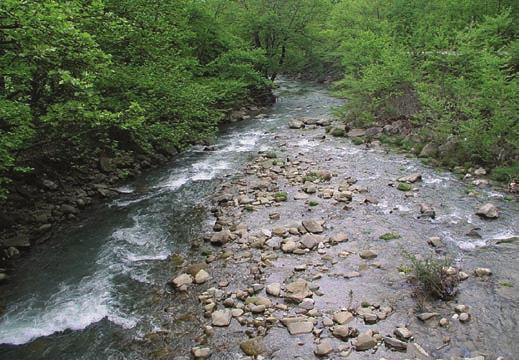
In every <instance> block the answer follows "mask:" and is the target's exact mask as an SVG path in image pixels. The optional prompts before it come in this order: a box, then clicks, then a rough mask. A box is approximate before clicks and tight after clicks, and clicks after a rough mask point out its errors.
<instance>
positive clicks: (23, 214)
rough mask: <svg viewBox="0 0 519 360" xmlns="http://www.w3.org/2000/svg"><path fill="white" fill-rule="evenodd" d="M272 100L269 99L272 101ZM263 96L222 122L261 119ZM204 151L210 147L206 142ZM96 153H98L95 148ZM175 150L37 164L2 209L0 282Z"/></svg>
mask: <svg viewBox="0 0 519 360" xmlns="http://www.w3.org/2000/svg"><path fill="white" fill-rule="evenodd" d="M272 99H273V98H271V99H270V100H272ZM264 105H265V99H261V101H258V103H257V104H250V105H248V106H246V107H243V108H241V109H239V110H235V111H233V112H230V113H229V114H228V115H227V118H226V123H231V122H237V121H242V120H246V119H249V118H250V117H251V116H259V117H261V113H262V111H264V110H265V108H264V107H262V106H264ZM207 150H208V151H210V150H211V145H210V143H208V144H207ZM97 153H101V151H98V152H97ZM178 155H179V151H178V150H177V149H175V148H168V149H166V148H163V149H160V151H157V152H156V153H151V154H142V153H139V152H137V151H122V150H121V151H116V152H113V153H112V154H106V153H102V154H101V155H99V156H90V157H87V158H86V159H83V160H82V161H83V162H82V163H81V164H77V165H71V167H69V168H55V166H54V165H53V164H52V161H51V160H49V163H48V164H37V165H35V166H34V168H35V170H34V171H33V172H30V173H27V174H25V175H23V176H22V177H20V179H18V181H16V182H15V183H14V184H12V186H11V187H10V193H9V195H8V197H7V199H5V200H4V201H3V202H2V207H1V211H0V283H2V282H3V281H6V280H8V273H9V272H10V271H13V270H14V268H15V265H14V262H15V260H16V259H17V258H19V257H20V256H21V255H23V254H24V253H26V252H28V251H29V250H30V248H31V247H32V246H35V245H38V244H41V243H44V242H46V241H47V240H49V239H51V238H52V237H53V235H54V234H56V233H58V232H59V231H60V229H61V227H62V226H64V225H65V226H66V224H67V223H70V222H73V221H76V220H77V219H78V218H79V217H80V216H81V213H82V212H83V211H84V210H86V209H88V208H90V207H92V206H93V205H95V204H100V203H103V202H106V201H107V200H109V199H110V198H115V197H117V196H121V195H124V194H125V193H126V192H127V190H126V189H125V187H124V186H123V184H124V183H125V182H127V181H128V180H129V179H131V178H135V177H137V176H139V175H141V174H143V172H146V171H149V169H152V168H156V167H159V166H164V164H166V163H167V162H170V161H171V160H172V159H174V158H176V157H177V156H178Z"/></svg>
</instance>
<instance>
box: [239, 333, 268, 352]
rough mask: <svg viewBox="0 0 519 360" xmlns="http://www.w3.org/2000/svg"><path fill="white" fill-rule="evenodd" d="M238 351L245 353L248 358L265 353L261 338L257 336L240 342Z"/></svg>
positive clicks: (265, 348) (265, 349)
mask: <svg viewBox="0 0 519 360" xmlns="http://www.w3.org/2000/svg"><path fill="white" fill-rule="evenodd" d="M240 349H241V350H242V351H243V352H244V353H245V355H249V356H258V355H261V354H263V353H264V352H266V351H267V347H266V346H265V344H264V342H263V338H262V337H259V336H258V337H255V338H252V339H248V340H245V341H242V342H241V343H240Z"/></svg>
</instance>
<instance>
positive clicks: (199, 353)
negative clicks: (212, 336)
mask: <svg viewBox="0 0 519 360" xmlns="http://www.w3.org/2000/svg"><path fill="white" fill-rule="evenodd" d="M191 353H192V354H193V357H194V358H195V359H208V358H209V357H211V353H212V352H211V349H209V348H203V347H200V346H196V347H194V348H192V349H191Z"/></svg>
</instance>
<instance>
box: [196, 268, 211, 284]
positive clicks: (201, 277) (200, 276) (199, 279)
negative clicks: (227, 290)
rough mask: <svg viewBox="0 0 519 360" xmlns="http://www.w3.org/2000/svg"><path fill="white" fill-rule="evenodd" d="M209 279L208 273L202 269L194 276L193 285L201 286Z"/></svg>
mask: <svg viewBox="0 0 519 360" xmlns="http://www.w3.org/2000/svg"><path fill="white" fill-rule="evenodd" d="M210 278H211V276H210V275H209V273H208V272H207V271H205V270H203V269H202V270H200V271H199V272H198V273H196V275H195V283H197V284H203V283H205V282H206V281H207V280H209V279H210Z"/></svg>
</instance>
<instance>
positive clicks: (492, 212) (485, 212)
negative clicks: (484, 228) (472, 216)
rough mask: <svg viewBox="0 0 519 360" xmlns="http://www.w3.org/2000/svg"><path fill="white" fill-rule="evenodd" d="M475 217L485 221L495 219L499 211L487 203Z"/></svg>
mask: <svg viewBox="0 0 519 360" xmlns="http://www.w3.org/2000/svg"><path fill="white" fill-rule="evenodd" d="M476 215H478V216H480V217H482V218H486V219H496V218H497V217H499V211H498V210H497V207H496V206H495V205H494V204H491V203H487V204H485V205H483V206H481V207H480V208H479V209H478V210H477V211H476Z"/></svg>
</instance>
